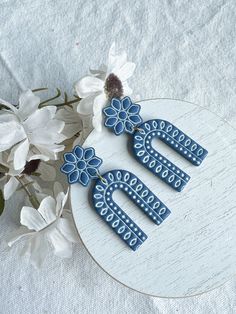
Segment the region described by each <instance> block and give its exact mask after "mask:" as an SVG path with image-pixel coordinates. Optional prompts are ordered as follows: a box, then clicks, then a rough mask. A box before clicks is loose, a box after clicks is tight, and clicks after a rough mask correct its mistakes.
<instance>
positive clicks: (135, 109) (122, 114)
mask: <svg viewBox="0 0 236 314" xmlns="http://www.w3.org/2000/svg"><path fill="white" fill-rule="evenodd" d="M103 112H104V114H105V116H106V120H105V126H106V127H108V128H111V129H113V131H114V133H115V134H116V135H120V134H122V133H123V132H127V133H130V134H132V133H134V131H135V127H137V126H138V125H139V124H140V123H141V122H142V118H141V117H140V115H139V112H140V106H139V105H138V104H134V103H132V101H131V99H130V98H129V97H124V98H123V99H118V98H112V100H111V104H110V105H109V106H108V107H106V108H105V109H103Z"/></svg>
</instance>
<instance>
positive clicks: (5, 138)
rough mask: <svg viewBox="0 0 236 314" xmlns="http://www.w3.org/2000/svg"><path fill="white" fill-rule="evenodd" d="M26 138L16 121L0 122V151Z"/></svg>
mask: <svg viewBox="0 0 236 314" xmlns="http://www.w3.org/2000/svg"><path fill="white" fill-rule="evenodd" d="M24 138H26V134H25V131H24V129H23V127H22V126H21V125H20V123H18V122H16V121H11V122H5V123H1V124H0V151H4V150H7V149H9V148H11V147H12V146H14V145H15V144H17V143H18V142H20V141H22V140H23V139H24Z"/></svg>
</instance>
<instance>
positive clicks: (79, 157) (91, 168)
mask: <svg viewBox="0 0 236 314" xmlns="http://www.w3.org/2000/svg"><path fill="white" fill-rule="evenodd" d="M64 160H65V162H64V164H63V165H62V167H61V172H63V173H65V174H66V175H67V179H68V182H69V184H73V183H76V182H80V183H81V184H82V185H83V186H87V185H88V183H89V181H90V179H93V178H99V172H98V168H99V167H100V165H101V164H102V159H101V158H99V157H97V156H95V151H94V149H93V148H92V147H90V148H85V149H84V148H82V147H81V146H75V148H74V149H73V151H72V152H70V153H65V154H64Z"/></svg>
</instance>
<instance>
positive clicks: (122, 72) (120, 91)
mask: <svg viewBox="0 0 236 314" xmlns="http://www.w3.org/2000/svg"><path fill="white" fill-rule="evenodd" d="M134 69H135V64H134V63H133V62H128V61H127V55H126V53H125V52H122V53H121V54H120V55H117V54H116V52H115V43H113V44H112V46H111V48H110V50H109V55H108V64H107V66H104V65H102V66H101V67H100V69H99V70H93V71H91V75H89V76H85V77H83V78H81V79H80V80H79V81H78V82H77V83H76V84H75V89H76V92H77V94H78V96H79V97H80V98H82V100H81V101H80V102H79V104H78V112H79V113H81V114H90V115H91V114H92V115H93V120H92V124H93V126H94V128H95V129H96V130H97V131H101V128H102V108H103V107H104V106H105V105H106V103H107V101H108V100H109V99H111V98H112V97H121V96H123V95H125V96H129V95H131V94H132V89H131V88H130V87H129V86H128V83H127V80H128V79H129V78H130V77H131V76H132V75H133V72H134Z"/></svg>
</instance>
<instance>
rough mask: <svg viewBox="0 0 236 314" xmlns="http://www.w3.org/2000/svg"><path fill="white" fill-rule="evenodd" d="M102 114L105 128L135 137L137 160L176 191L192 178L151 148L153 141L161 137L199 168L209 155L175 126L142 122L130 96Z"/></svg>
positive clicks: (113, 100)
mask: <svg viewBox="0 0 236 314" xmlns="http://www.w3.org/2000/svg"><path fill="white" fill-rule="evenodd" d="M103 112H104V114H105V117H106V119H105V126H106V127H108V128H111V129H112V130H113V131H114V133H115V134H116V135H120V134H122V133H123V132H126V133H130V134H132V135H133V144H132V145H133V151H134V155H135V156H136V158H137V160H138V161H139V162H140V163H141V164H143V165H144V166H145V167H146V168H147V169H149V170H150V171H151V172H152V173H153V174H155V175H156V176H157V177H159V178H160V179H161V180H163V181H164V182H165V183H167V184H168V185H169V186H171V187H172V188H173V189H175V190H176V191H179V192H180V191H182V190H183V188H184V187H185V185H186V184H187V183H188V181H189V180H190V176H189V175H188V174H186V173H185V172H184V171H182V170H181V169H180V168H179V167H177V166H176V165H175V164H174V163H172V162H171V161H169V160H168V159H167V158H165V157H164V156H163V155H161V154H160V153H159V152H157V151H156V150H155V149H154V148H153V147H152V145H151V142H152V139H153V138H154V137H157V138H159V139H160V140H161V141H162V142H164V143H165V144H167V145H168V146H169V147H171V148H172V149H174V150H175V151H176V152H177V153H179V154H180V155H182V156H183V157H184V158H185V159H187V160H188V161H190V162H191V163H192V164H193V165H195V166H199V165H200V164H201V163H202V161H203V160H204V158H205V157H206V156H207V153H208V152H207V150H206V149H204V148H203V147H201V146H200V145H199V144H198V143H197V142H195V141H194V140H193V139H191V138H190V137H189V136H188V135H186V134H185V133H183V132H182V131H181V130H180V129H178V128H177V127H176V126H174V125H173V124H172V123H170V122H168V121H165V120H161V119H154V120H148V121H146V122H143V121H142V118H141V117H140V115H139V112H140V105H138V104H135V103H132V101H131V99H130V98H129V97H124V98H123V99H120V98H112V99H111V102H110V105H109V106H108V107H106V108H105V109H103Z"/></svg>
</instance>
